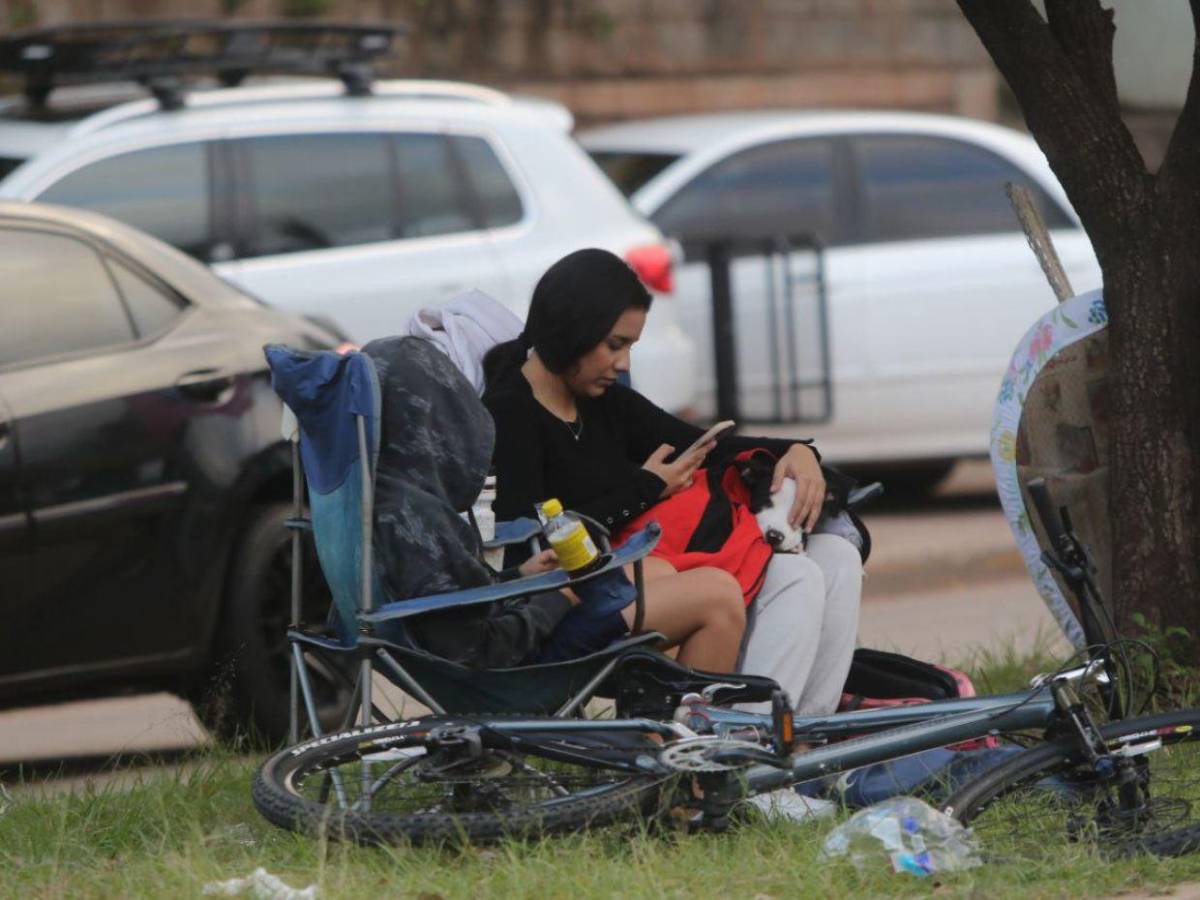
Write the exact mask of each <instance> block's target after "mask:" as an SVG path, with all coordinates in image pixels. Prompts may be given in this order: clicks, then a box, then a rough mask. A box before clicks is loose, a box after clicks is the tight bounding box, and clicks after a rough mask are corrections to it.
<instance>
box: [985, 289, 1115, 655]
mask: <svg viewBox="0 0 1200 900" xmlns="http://www.w3.org/2000/svg"><path fill="white" fill-rule="evenodd" d="M1107 324H1108V312H1107V311H1106V310H1105V308H1104V297H1103V294H1102V292H1101V291H1100V290H1095V291H1089V292H1088V293H1086V294H1080V295H1078V296H1076V297H1071V298H1069V299H1067V300H1064V301H1063V302H1062V303H1060V304H1059V305H1058V306H1057V307H1055V308H1054V309H1052V310H1050V312H1048V313H1046V315H1044V316H1042V317H1041V318H1040V319H1038V321H1037V322H1036V323H1034V325H1033V327H1032V328H1030V329H1029V331H1028V332H1026V333H1025V337H1023V338H1022V339H1021V342H1020V343H1019V344H1018V345H1017V350H1016V353H1014V354H1013V357H1012V361H1011V362H1010V363H1009V365H1008V372H1007V373H1005V376H1004V381H1003V382H1002V383H1001V385H1000V395H999V397H998V398H997V399H996V409H995V412H994V414H993V415H992V438H991V457H992V468H993V469H994V470H995V473H996V488H997V490H998V491H999V494H1000V504H1001V506H1002V507H1003V508H1004V515H1005V517H1006V518H1007V519H1008V524H1009V526H1010V527H1011V528H1012V531H1013V537H1015V538H1016V541H1017V547H1018V549H1020V551H1021V556H1022V557H1023V558H1024V559H1025V565H1026V567H1027V568H1028V569H1029V574H1030V576H1031V577H1032V578H1033V583H1034V584H1035V585H1036V586H1037V589H1038V593H1039V594H1041V595H1042V599H1043V600H1044V601H1045V602H1046V606H1047V607H1049V609H1050V612H1051V614H1052V615H1053V616H1054V618H1055V620H1056V621H1057V622H1058V624H1059V627H1061V628H1062V630H1063V633H1064V634H1066V636H1067V639H1068V640H1069V641H1070V642H1071V643H1072V644H1073V645H1074V646H1075V647H1077V648H1082V647H1083V646H1084V644H1085V641H1084V637H1083V628H1082V627H1081V626H1080V624H1079V619H1078V618H1076V616H1075V612H1074V611H1073V610H1072V609H1071V607H1070V605H1069V604H1068V603H1067V601H1066V598H1065V597H1063V595H1062V592H1061V591H1060V590H1059V587H1058V583H1057V582H1056V581H1055V580H1054V577H1053V576H1052V575H1051V574H1050V570H1049V569H1048V568H1047V567H1046V565H1045V563H1043V562H1042V548H1041V545H1040V544H1039V543H1038V540H1037V536H1036V534H1035V533H1034V531H1033V528H1032V527H1031V526H1030V523H1029V513H1028V511H1027V510H1026V508H1025V500H1024V498H1023V497H1022V495H1021V482H1020V476H1019V474H1018V471H1017V452H1016V447H1017V429H1018V428H1019V427H1020V424H1021V411H1022V409H1023V408H1024V406H1025V397H1026V396H1027V395H1028V393H1029V388H1030V386H1031V385H1032V384H1033V382H1034V379H1036V378H1037V376H1038V373H1039V372H1041V371H1042V369H1043V368H1044V367H1045V365H1046V364H1047V363H1048V362H1049V361H1050V360H1051V359H1052V358H1053V357H1054V356H1055V355H1056V354H1057V353H1058V352H1059V351H1060V350H1062V349H1063V348H1064V347H1067V346H1069V345H1071V344H1073V343H1075V342H1076V341H1078V340H1082V339H1083V338H1085V337H1087V336H1088V335H1091V334H1094V333H1095V332H1097V331H1099V330H1100V329H1101V328H1104V327H1105V326H1106V325H1107Z"/></svg>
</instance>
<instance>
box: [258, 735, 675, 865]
mask: <svg viewBox="0 0 1200 900" xmlns="http://www.w3.org/2000/svg"><path fill="white" fill-rule="evenodd" d="M455 724H463V725H466V726H470V725H471V723H470V722H469V721H468V720H460V719H456V718H455V717H444V716H430V717H425V718H423V719H411V720H405V721H401V722H392V723H388V724H385V725H375V726H370V727H366V728H361V727H360V728H354V729H350V730H348V731H344V732H340V733H338V734H333V735H327V736H325V737H321V738H316V739H313V740H309V741H306V742H304V743H301V744H298V745H296V746H295V747H289V748H285V749H283V750H281V751H279V752H277V753H275V754H274V755H273V756H271V757H270V758H268V759H267V760H266V761H265V762H264V763H263V764H262V765H261V766H260V767H259V769H258V771H257V772H256V773H255V776H254V782H253V787H252V796H253V799H254V805H255V807H256V808H257V809H258V811H259V812H260V813H261V814H262V815H263V816H264V817H265V818H266V819H267V820H268V821H270V822H272V823H274V824H275V825H278V826H280V827H282V828H286V829H289V830H293V831H302V832H308V833H318V834H323V835H326V836H329V837H331V838H335V839H340V840H349V841H354V842H357V843H365V844H394V843H414V844H419V843H429V842H440V841H459V840H466V841H471V842H490V841H495V840H500V839H502V838H506V837H532V836H540V835H546V834H554V833H564V832H571V831H580V830H584V829H587V828H591V827H598V826H600V825H605V824H609V823H611V822H614V821H617V820H621V819H633V818H635V817H638V816H643V815H646V814H648V813H651V812H652V811H653V809H654V807H655V805H656V804H657V802H658V798H659V794H660V790H661V788H662V786H663V784H664V778H663V777H662V776H661V775H653V774H646V775H642V774H636V773H630V772H628V771H625V770H621V769H619V768H615V767H613V766H606V765H605V764H604V762H603V761H597V762H595V763H594V764H588V765H582V764H578V763H564V762H563V761H562V760H561V759H556V758H555V757H554V755H553V753H546V754H541V753H539V752H538V749H537V747H533V748H528V747H526V748H523V750H522V751H520V753H519V754H518V753H515V752H514V751H512V750H511V749H510V748H508V747H505V746H502V745H503V744H504V743H505V741H503V740H497V739H496V738H495V737H494V736H489V734H488V732H487V731H486V730H484V731H483V732H482V735H481V737H482V754H481V757H480V759H479V760H473V761H471V767H470V768H467V769H464V768H457V769H454V772H453V774H451V775H450V776H446V777H438V775H437V774H436V772H435V771H434V767H433V765H432V764H433V761H434V760H435V757H434V755H433V754H434V753H435V752H436V750H429V749H428V748H427V747H426V742H427V739H428V735H429V733H430V731H431V730H432V729H434V728H438V727H445V726H448V725H455ZM389 754H390V757H389ZM422 754H424V756H422ZM406 755H407V756H408V758H409V759H412V760H413V762H412V763H411V764H410V763H409V762H408V760H407V759H405V758H404V757H405V756H406ZM517 756H520V760H519V761H517V759H516V758H517ZM381 757H389V759H388V760H387V761H388V762H391V761H392V760H393V759H395V760H396V762H395V765H396V767H398V768H400V769H401V771H399V772H398V773H397V775H404V774H406V773H407V771H408V770H407V769H406V768H404V767H409V768H412V769H413V770H414V771H413V772H412V773H411V775H412V777H411V778H407V779H405V781H404V782H397V781H391V782H389V783H388V784H387V785H385V787H387V788H388V789H389V791H390V792H392V793H394V794H396V795H397V796H398V795H399V794H400V793H403V791H404V790H408V791H409V792H410V793H411V794H412V795H413V802H414V803H416V806H417V808H415V809H413V810H409V811H404V812H396V811H389V810H388V809H386V808H379V803H378V802H377V801H379V799H380V794H379V793H374V794H371V795H370V796H371V806H370V808H361V807H360V808H357V809H356V808H354V804H353V801H354V800H355V797H351V796H346V797H344V798H342V801H343V802H339V797H338V796H337V794H338V789H337V788H336V787H334V786H333V783H332V782H333V775H332V774H331V773H332V772H333V771H335V770H336V771H338V772H339V777H340V778H341V780H342V784H341V787H342V790H343V792H351V791H357V789H358V786H359V785H360V784H361V774H362V770H363V768H364V766H363V761H364V758H365V759H366V762H367V763H369V764H371V765H372V766H374V765H376V764H377V763H378V764H379V765H382V763H379V759H380V758H381ZM397 757H400V758H398V759H397ZM531 761H532V764H531ZM506 764H507V765H509V766H513V765H516V766H517V767H521V766H526V767H530V768H536V764H543V765H546V766H564V765H566V766H570V765H575V767H576V768H577V769H579V770H582V771H584V772H585V773H586V775H588V776H590V777H589V778H588V779H587V780H588V781H589V784H588V786H587V787H585V788H584V789H583V790H581V791H580V792H578V793H577V794H576V793H570V792H568V793H567V795H566V796H561V795H560V796H557V797H553V798H549V799H546V798H536V797H535V798H530V799H529V801H528V802H521V801H520V800H518V801H517V802H513V803H510V804H508V805H504V806H497V807H496V808H490V809H481V808H470V806H471V805H472V804H479V803H485V804H487V803H491V802H493V801H494V800H495V796H494V795H495V794H496V793H497V792H498V791H499V792H502V791H503V790H504V785H503V783H502V782H501V781H500V779H499V778H498V777H497V776H496V775H495V774H489V770H488V769H487V767H488V766H491V767H492V769H491V771H492V772H493V773H494V772H495V771H499V770H500V769H502V768H503V765H506ZM420 766H425V767H426V769H427V771H420V770H419V767H420ZM367 768H369V766H368V767H367ZM388 771H390V769H389V770H388ZM376 772H378V770H376ZM539 779H540V781H539ZM555 779H558V780H559V783H560V786H561V782H562V780H563V777H562V776H561V775H546V774H545V773H544V772H542V771H541V770H538V774H537V776H529V777H528V778H527V781H528V782H529V783H530V784H532V785H534V786H537V785H539V784H540V785H541V786H542V787H543V788H545V789H547V790H549V787H548V784H547V782H549V781H554V780H555ZM314 788H316V794H317V796H316V797H314V796H312V794H313V793H314ZM489 791H490V792H491V794H492V795H493V796H492V799H491V800H486V799H481V798H486V797H487V795H488V792H489ZM358 793H363V792H358ZM322 795H323V796H322ZM356 796H357V794H356ZM439 797H440V798H441V800H442V803H441V804H437V803H434V805H433V806H432V807H430V806H429V805H428V804H429V803H431V802H433V801H436V800H437V799H438V798H439ZM455 798H457V799H455ZM422 804H425V805H424V806H422ZM456 806H457V807H458V808H454V807H456Z"/></svg>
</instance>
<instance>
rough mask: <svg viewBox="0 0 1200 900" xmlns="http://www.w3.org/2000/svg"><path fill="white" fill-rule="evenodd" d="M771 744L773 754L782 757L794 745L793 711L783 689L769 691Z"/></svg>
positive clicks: (788, 752) (787, 753)
mask: <svg viewBox="0 0 1200 900" xmlns="http://www.w3.org/2000/svg"><path fill="white" fill-rule="evenodd" d="M771 745H772V747H773V748H774V750H775V755H776V756H780V757H784V758H786V757H788V756H789V755H791V752H792V748H794V747H795V746H796V720H795V712H794V711H793V709H792V704H791V702H790V701H789V700H788V695H787V693H785V692H784V691H773V692H772V693H771Z"/></svg>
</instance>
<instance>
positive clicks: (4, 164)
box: [0, 156, 25, 178]
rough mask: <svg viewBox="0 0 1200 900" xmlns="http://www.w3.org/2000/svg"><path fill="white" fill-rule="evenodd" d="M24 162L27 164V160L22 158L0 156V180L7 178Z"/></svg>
mask: <svg viewBox="0 0 1200 900" xmlns="http://www.w3.org/2000/svg"><path fill="white" fill-rule="evenodd" d="M23 162H25V160H23V159H21V158H20V157H16V156H0V178H4V176H6V175H7V174H8V173H9V172H11V171H12V170H13V169H15V168H16V167H17V166H19V165H21V163H23Z"/></svg>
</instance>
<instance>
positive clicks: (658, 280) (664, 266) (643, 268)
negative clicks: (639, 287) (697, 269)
mask: <svg viewBox="0 0 1200 900" xmlns="http://www.w3.org/2000/svg"><path fill="white" fill-rule="evenodd" d="M625 262H627V263H629V265H630V266H632V267H633V271H635V272H637V273H638V277H639V278H640V279H642V282H643V283H644V284H645V285H646V287H648V288H650V290H652V291H658V292H659V293H660V294H669V293H671V292H672V291H673V290H675V273H674V270H673V268H672V266H673V261H672V259H671V251H670V249H669V248H667V247H666V246H665V245H663V244H646V245H645V246H642V247H634V248H633V249H632V250H629V251H628V252H626V254H625Z"/></svg>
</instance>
